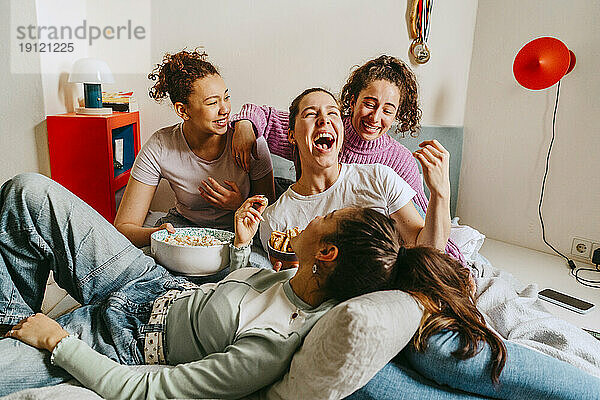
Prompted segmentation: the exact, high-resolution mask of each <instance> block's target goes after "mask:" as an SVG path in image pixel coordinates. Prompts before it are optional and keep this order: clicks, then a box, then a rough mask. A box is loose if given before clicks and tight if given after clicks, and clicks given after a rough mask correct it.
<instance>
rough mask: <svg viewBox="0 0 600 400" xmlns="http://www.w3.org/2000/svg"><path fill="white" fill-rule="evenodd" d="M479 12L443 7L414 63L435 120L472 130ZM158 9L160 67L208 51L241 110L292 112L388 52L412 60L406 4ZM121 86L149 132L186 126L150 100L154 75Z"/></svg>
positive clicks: (460, 1)
mask: <svg viewBox="0 0 600 400" xmlns="http://www.w3.org/2000/svg"><path fill="white" fill-rule="evenodd" d="M234 4H235V6H234ZM476 7H477V2H476V0H468V1H464V0H453V1H443V2H436V4H435V10H434V15H433V22H432V28H431V34H430V45H431V46H430V47H431V48H432V58H431V61H430V62H429V63H428V64H426V65H424V66H418V65H415V66H414V70H415V72H416V73H417V75H418V76H419V81H420V84H421V99H422V106H423V110H424V120H423V122H424V123H425V124H437V125H462V124H463V117H464V104H465V101H466V85H467V77H468V69H469V65H470V58H471V49H472V40H473V30H474V26H475V15H476ZM151 11H152V30H151V33H152V57H151V58H152V61H153V62H154V63H156V62H159V61H160V59H161V57H162V55H163V53H164V52H166V51H171V52H174V51H178V50H180V49H182V48H183V47H187V48H194V47H195V46H199V45H201V46H205V48H206V50H207V52H208V53H209V56H210V58H211V59H212V60H214V62H215V63H216V64H217V65H218V66H219V67H220V69H221V72H222V74H223V76H224V77H225V79H226V82H227V84H228V85H229V87H230V90H231V93H232V103H233V106H234V110H236V109H238V108H239V107H240V106H241V105H242V104H243V103H245V102H257V103H259V104H272V105H275V106H277V107H280V108H287V107H288V105H289V103H290V101H291V99H292V98H293V97H295V95H297V94H298V93H299V92H300V91H301V90H303V89H305V88H307V87H310V86H314V85H321V86H325V87H328V88H330V89H332V90H334V91H336V92H337V91H339V90H340V89H341V86H342V85H343V83H344V81H345V79H346V78H347V76H348V74H349V72H350V68H351V67H352V66H354V65H356V64H362V63H363V62H364V61H366V60H368V59H369V58H372V57H376V56H379V55H381V54H383V53H386V54H392V55H395V56H397V57H400V58H402V59H404V60H408V56H407V53H408V47H409V45H410V40H409V37H408V30H407V24H406V18H405V16H406V13H407V5H406V1H397V0H378V1H374V2H369V3H366V2H364V1H362V0H343V1H342V0H339V1H327V2H325V1H322V0H308V1H302V2H298V1H293V0H284V1H282V0H262V1H249V0H246V1H236V2H227V1H223V2H214V1H213V2H209V1H185V2H178V3H177V2H176V3H166V2H161V1H153V2H152V10H151ZM150 70H151V66H149V67H148V72H149V71H150ZM119 84H122V85H123V88H127V87H133V88H134V89H135V90H136V91H137V93H138V94H139V98H140V99H139V101H140V106H141V108H142V115H143V116H142V119H143V123H142V129H143V136H145V137H148V135H150V134H151V133H152V132H153V131H154V130H156V129H158V128H160V127H162V126H164V125H165V124H167V123H169V122H173V121H176V120H177V119H176V117H175V116H174V113H173V112H172V111H171V109H170V107H168V106H167V105H164V106H162V107H159V106H157V105H155V104H154V103H153V101H152V100H151V99H150V98H149V97H148V96H147V89H148V87H149V86H150V81H149V80H148V79H147V78H146V76H145V75H139V76H131V75H129V76H127V77H124V78H123V79H119V80H118V81H117V83H116V84H115V86H118V85H119ZM166 104H168V102H167V103H166ZM144 111H146V112H144Z"/></svg>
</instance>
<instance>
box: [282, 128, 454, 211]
mask: <svg viewBox="0 0 600 400" xmlns="http://www.w3.org/2000/svg"><path fill="white" fill-rule="evenodd" d="M393 130H394V128H392V129H390V131H393ZM390 136H391V137H393V138H394V139H396V140H397V141H399V142H400V143H402V144H403V145H404V146H406V147H407V148H408V149H409V150H410V151H415V150H417V149H418V148H419V143H421V142H422V141H424V140H430V139H437V140H438V141H439V142H440V143H441V144H442V146H444V147H445V148H446V150H448V151H449V152H450V190H451V195H450V215H452V216H455V215H456V200H457V197H458V181H459V178H460V164H461V160H462V144H463V127H453V126H423V127H421V130H420V132H419V136H417V137H416V138H414V137H411V136H410V135H408V134H407V135H405V137H401V135H396V134H391V135H390ZM272 158H273V174H274V175H275V176H280V177H284V178H287V179H291V180H296V172H295V169H294V164H293V163H292V162H291V161H288V160H285V159H283V158H281V157H278V156H272ZM420 168H421V166H420V165H419V169H420ZM425 193H426V194H427V195H428V196H429V191H428V190H427V187H425Z"/></svg>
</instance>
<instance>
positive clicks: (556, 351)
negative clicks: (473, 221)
mask: <svg viewBox="0 0 600 400" xmlns="http://www.w3.org/2000/svg"><path fill="white" fill-rule="evenodd" d="M479 269H480V270H481V269H482V268H479ZM484 271H485V273H484V274H483V276H484V277H482V278H477V308H478V309H479V310H480V311H481V312H482V313H483V314H484V316H485V318H486V321H487V323H488V325H489V326H491V327H492V328H493V329H494V330H496V332H498V334H500V336H502V337H504V338H505V339H508V340H510V341H512V342H515V343H518V344H521V345H525V346H527V347H530V348H532V349H534V350H537V351H540V352H542V353H545V354H548V355H550V356H552V357H555V358H558V359H560V360H563V361H566V362H568V363H569V364H572V365H574V366H576V367H578V368H580V369H582V370H584V371H586V372H588V373H589V374H591V375H594V376H597V377H600V341H599V340H597V339H595V338H594V337H592V336H591V335H590V334H588V333H587V332H585V331H583V330H582V329H580V328H578V327H576V326H574V325H572V324H570V323H568V322H567V321H564V320H562V319H560V318H557V317H555V316H554V315H552V314H550V313H549V312H548V311H547V310H546V308H545V307H544V305H543V303H542V301H541V300H540V299H538V297H537V293H538V291H539V290H538V287H537V285H536V284H530V285H523V284H522V283H521V282H519V281H518V280H517V279H515V278H514V277H513V276H512V275H511V274H510V273H508V272H505V271H502V270H499V269H496V268H494V267H492V266H491V264H488V265H487V266H484Z"/></svg>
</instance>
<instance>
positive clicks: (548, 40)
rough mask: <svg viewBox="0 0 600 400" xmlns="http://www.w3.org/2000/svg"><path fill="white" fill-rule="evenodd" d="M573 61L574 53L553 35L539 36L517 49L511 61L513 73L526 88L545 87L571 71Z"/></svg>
mask: <svg viewBox="0 0 600 400" xmlns="http://www.w3.org/2000/svg"><path fill="white" fill-rule="evenodd" d="M575 61H576V59H575V54H574V53H573V52H572V51H571V50H569V49H568V48H567V46H565V44H564V43H563V42H561V41H560V40H558V39H556V38H553V37H541V38H537V39H534V40H532V41H531V42H529V43H527V44H526V45H525V46H523V47H522V48H521V50H519V53H517V56H516V57H515V61H514V63H513V74H514V75H515V79H516V80H517V82H519V83H520V84H521V85H522V86H523V87H525V88H527V89H532V90H541V89H546V88H549V87H550V86H552V85H554V84H555V83H556V82H558V81H560V80H561V79H562V77H563V76H565V75H566V74H568V73H569V72H571V71H572V70H573V68H574V67H575Z"/></svg>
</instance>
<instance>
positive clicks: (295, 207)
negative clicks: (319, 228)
mask: <svg viewBox="0 0 600 400" xmlns="http://www.w3.org/2000/svg"><path fill="white" fill-rule="evenodd" d="M415 194H416V192H415V191H414V190H413V189H412V188H411V187H410V186H409V185H408V183H406V181H405V180H404V179H402V178H401V177H400V176H398V174H397V173H396V172H394V170H393V169H391V168H390V167H388V166H386V165H382V164H342V166H341V169H340V176H339V177H338V179H337V180H336V181H335V183H334V184H333V185H331V187H329V188H328V189H327V190H325V191H324V192H321V193H317V194H313V195H309V196H302V195H300V194H298V193H296V192H294V191H293V190H292V188H291V187H290V188H288V190H287V191H285V193H283V194H282V195H281V197H280V198H279V200H277V201H276V202H275V203H273V204H272V205H270V206H269V207H267V209H266V210H265V212H264V214H263V218H264V219H265V221H264V222H261V224H260V240H261V242H262V244H263V247H264V248H265V250H267V243H268V242H269V238H270V237H271V232H273V231H274V230H277V231H282V232H284V231H285V230H286V229H292V228H294V227H296V226H297V227H299V228H300V229H304V228H306V226H307V225H308V224H309V223H310V221H312V220H313V219H314V218H315V217H317V216H324V215H327V214H328V213H330V212H331V211H334V210H339V209H341V208H345V207H367V208H372V209H374V210H377V211H379V212H380V213H382V214H385V215H387V216H390V215H391V214H393V213H395V212H396V211H398V210H399V209H401V208H402V207H404V206H405V205H406V204H407V203H408V202H409V201H411V199H412V198H413V197H414V195H415Z"/></svg>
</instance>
